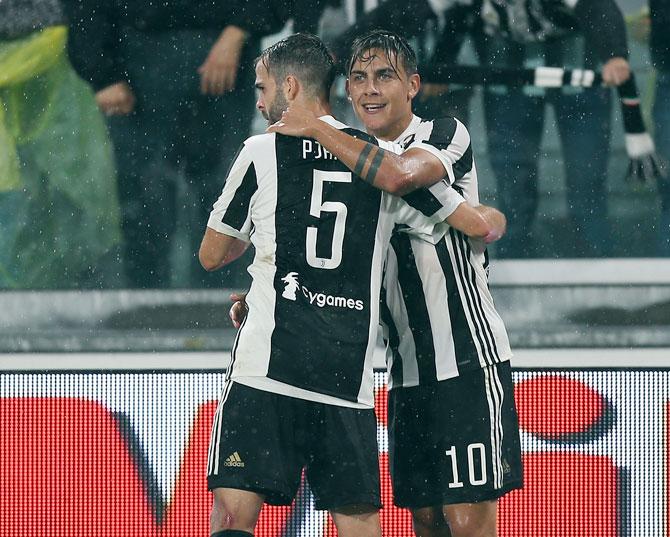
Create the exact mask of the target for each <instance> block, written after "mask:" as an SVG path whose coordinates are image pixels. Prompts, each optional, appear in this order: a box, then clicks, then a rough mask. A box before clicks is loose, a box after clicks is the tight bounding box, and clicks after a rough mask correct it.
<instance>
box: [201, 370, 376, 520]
mask: <svg viewBox="0 0 670 537" xmlns="http://www.w3.org/2000/svg"><path fill="white" fill-rule="evenodd" d="M207 461H208V463H207V485H208V487H209V489H210V490H213V489H215V488H222V487H223V488H234V489H241V490H249V491H252V492H257V493H259V494H261V495H263V496H264V497H265V501H266V502H267V503H269V504H272V505H289V504H290V503H291V502H292V501H293V498H294V497H295V495H296V493H297V491H298V487H299V486H300V479H301V475H302V470H303V468H304V469H305V474H306V477H307V481H308V483H309V485H310V488H311V489H312V492H313V493H314V497H315V500H316V502H315V504H316V508H317V509H337V508H339V507H344V506H347V505H357V504H358V505H360V504H366V505H373V506H375V507H381V497H380V485H379V462H378V448H377V419H376V417H375V413H374V410H373V409H363V410H359V409H356V408H348V407H340V406H334V405H326V404H322V403H315V402H312V401H306V400H303V399H296V398H293V397H287V396H284V395H278V394H275V393H272V392H266V391H262V390H257V389H255V388H250V387H248V386H244V385H242V384H237V383H232V382H228V383H227V384H226V387H225V388H224V391H223V396H222V398H221V401H219V407H218V409H217V412H216V415H215V416H214V423H213V425H212V437H211V440H210V446H209V452H208V458H207Z"/></svg>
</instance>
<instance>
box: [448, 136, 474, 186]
mask: <svg viewBox="0 0 670 537" xmlns="http://www.w3.org/2000/svg"><path fill="white" fill-rule="evenodd" d="M452 168H453V170H454V179H455V180H456V181H458V180H459V179H462V178H463V177H464V176H465V175H466V174H468V173H470V172H471V171H472V144H469V145H468V148H467V149H466V150H465V153H463V155H462V156H461V158H459V159H458V160H457V161H456V162H454V165H453V166H452Z"/></svg>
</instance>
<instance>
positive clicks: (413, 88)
mask: <svg viewBox="0 0 670 537" xmlns="http://www.w3.org/2000/svg"><path fill="white" fill-rule="evenodd" d="M408 82H409V89H408V92H407V95H408V97H409V99H410V100H412V99H414V97H416V95H417V93H419V90H420V89H421V77H420V76H419V73H414V74H413V75H409V79H408Z"/></svg>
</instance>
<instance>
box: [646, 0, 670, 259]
mask: <svg viewBox="0 0 670 537" xmlns="http://www.w3.org/2000/svg"><path fill="white" fill-rule="evenodd" d="M649 10H650V13H651V59H652V61H653V63H654V67H655V68H656V98H655V100H654V136H655V139H656V148H657V149H658V152H659V153H660V154H661V155H662V156H663V157H664V158H665V160H666V161H670V33H669V32H668V30H670V0H649ZM666 171H667V170H666ZM658 192H659V194H660V196H661V220H660V225H659V235H658V238H659V248H658V253H659V255H662V256H666V257H670V178H668V177H667V176H666V177H665V178H661V179H659V183H658Z"/></svg>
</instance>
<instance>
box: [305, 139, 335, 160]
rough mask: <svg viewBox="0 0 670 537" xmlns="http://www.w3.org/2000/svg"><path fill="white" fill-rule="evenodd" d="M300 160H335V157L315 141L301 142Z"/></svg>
mask: <svg viewBox="0 0 670 537" xmlns="http://www.w3.org/2000/svg"><path fill="white" fill-rule="evenodd" d="M302 158H304V159H310V160H311V159H315V158H322V159H326V160H337V157H335V156H334V155H333V154H332V153H330V152H329V151H328V150H327V149H326V148H325V147H323V146H322V145H321V144H320V143H319V142H317V141H315V140H303V141H302Z"/></svg>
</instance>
